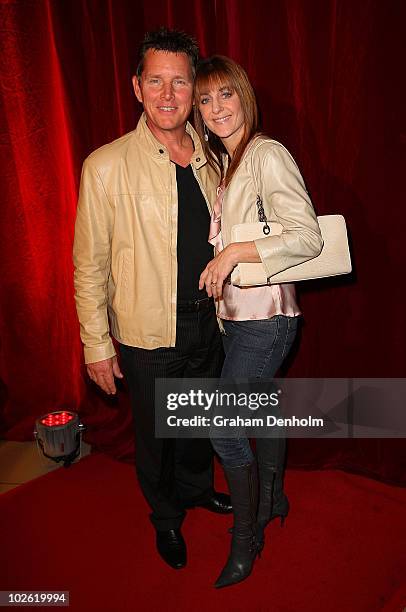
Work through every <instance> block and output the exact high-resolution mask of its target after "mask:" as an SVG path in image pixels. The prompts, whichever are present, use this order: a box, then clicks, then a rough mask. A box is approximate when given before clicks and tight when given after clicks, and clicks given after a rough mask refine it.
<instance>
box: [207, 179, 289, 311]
mask: <svg viewBox="0 0 406 612" xmlns="http://www.w3.org/2000/svg"><path fill="white" fill-rule="evenodd" d="M223 196H224V187H223V186H220V187H218V188H217V199H216V202H215V205H214V208H213V213H212V217H211V222H210V232H209V242H210V244H212V245H213V246H215V247H216V250H217V251H218V252H220V251H222V250H223V240H222V237H221V210H222V205H223ZM217 304H218V306H217V315H218V317H219V318H220V319H227V320H229V321H249V320H259V319H271V318H272V317H274V316H275V315H285V316H287V317H297V316H298V315H300V314H301V312H300V309H299V307H298V305H297V303H296V291H295V285H294V284H293V283H284V284H282V285H264V286H261V287H236V286H234V285H231V284H227V283H226V284H225V285H224V287H223V296H222V298H221V299H219V300H218V301H217Z"/></svg>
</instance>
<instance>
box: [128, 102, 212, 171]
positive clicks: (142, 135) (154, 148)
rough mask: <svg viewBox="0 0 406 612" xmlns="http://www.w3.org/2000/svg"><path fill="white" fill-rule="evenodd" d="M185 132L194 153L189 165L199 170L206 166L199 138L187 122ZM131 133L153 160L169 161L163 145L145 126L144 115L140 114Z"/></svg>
mask: <svg viewBox="0 0 406 612" xmlns="http://www.w3.org/2000/svg"><path fill="white" fill-rule="evenodd" d="M186 132H187V133H188V134H189V135H190V137H191V138H192V140H193V147H194V152H193V155H192V158H191V160H190V163H191V164H193V166H194V167H195V168H201V166H204V164H206V162H207V159H206V157H205V155H204V153H203V147H202V145H201V142H200V139H199V136H198V135H197V132H196V131H195V130H194V129H193V127H192V126H191V124H190V123H189V121H188V122H187V123H186ZM133 133H134V137H135V138H136V140H137V142H138V143H139V144H141V146H142V147H143V148H144V149H145V151H146V152H147V153H149V154H150V155H151V156H152V157H153V158H154V159H156V160H159V161H166V162H167V161H168V160H169V153H168V149H167V148H166V147H165V145H163V144H162V143H161V142H159V140H157V138H155V136H154V135H153V133H152V132H151V130H150V129H149V127H148V126H147V117H146V114H145V113H142V115H141V117H140V120H139V121H138V125H137V127H136V129H135V131H134V132H133Z"/></svg>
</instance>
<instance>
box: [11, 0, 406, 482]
mask: <svg viewBox="0 0 406 612" xmlns="http://www.w3.org/2000/svg"><path fill="white" fill-rule="evenodd" d="M405 17H406V5H405V4H404V2H402V1H401V0H391V1H390V2H385V3H383V2H380V1H379V0H365V1H363V2H351V1H350V0H327V1H325V0H314V1H313V2H308V1H307V0H272V1H271V2H269V0H257V1H249V0H235V1H234V0H227V1H222V2H220V1H218V0H206V1H203V0H195V1H194V2H193V1H190V0H189V1H187V2H186V1H185V0H176V1H175V0H155V2H154V3H151V2H143V1H139V2H134V1H131V0H115V1H113V0H71V1H70V2H59V1H58V2H57V1H55V0H31V1H30V0H26V1H24V2H22V1H18V0H14V1H13V0H8V1H7V0H5V1H3V2H2V3H1V5H0V20H1V37H0V45H1V56H0V83H1V88H0V118H1V119H0V120H1V124H0V130H1V131H0V164H1V171H2V174H3V180H2V191H3V195H2V198H1V205H2V208H1V211H2V213H1V225H0V243H1V247H2V256H1V259H0V278H1V295H0V309H1V312H0V334H1V349H0V350H1V353H0V359H1V362H0V363H1V379H2V386H1V389H0V394H1V413H0V414H1V419H2V432H3V433H4V435H6V436H7V437H9V438H11V439H26V438H29V437H30V436H31V432H32V429H33V422H34V419H35V417H36V416H38V415H40V414H42V413H44V412H48V411H50V410H56V409H59V408H62V407H66V408H71V409H79V410H80V412H81V414H82V417H83V419H84V421H85V422H86V423H87V425H88V428H89V429H88V438H89V440H90V441H91V442H92V443H93V444H95V445H96V446H98V447H99V448H101V449H104V450H107V451H109V452H111V453H113V454H115V455H116V456H119V457H125V458H129V457H130V455H131V448H132V434H131V423H130V421H131V420H130V416H129V410H128V401H127V396H126V393H125V392H124V391H122V392H120V393H119V397H118V399H117V400H108V399H106V398H104V397H103V396H102V394H101V393H98V392H97V391H96V390H95V389H94V388H93V386H92V385H90V384H89V383H88V382H87V381H86V377H85V375H84V368H83V365H82V355H81V346H80V341H79V335H78V323H77V319H76V314H75V308H74V301H73V287H72V262H71V247H72V237H73V226H74V218H75V208H76V194H77V187H78V182H79V176H80V168H81V163H82V161H83V158H84V157H85V156H86V155H87V154H88V153H89V152H90V151H91V150H93V149H94V148H96V147H98V146H100V145H102V144H104V143H105V142H108V141H110V140H113V139H114V138H116V137H118V136H120V135H121V134H123V133H125V132H127V131H129V130H131V129H133V127H134V126H135V123H136V120H137V118H138V116H139V108H138V107H137V105H136V102H135V99H134V96H133V94H132V90H131V75H132V73H133V71H134V69H135V66H136V52H137V47H138V43H139V41H140V40H141V38H142V36H143V34H144V32H145V31H146V30H148V29H151V28H155V27H157V26H159V25H169V26H171V27H176V28H179V29H184V30H186V31H188V32H190V33H192V34H194V35H195V36H196V38H197V39H198V42H199V44H200V47H201V51H202V54H203V55H207V54H211V53H214V52H217V53H223V54H225V55H230V56H231V57H233V58H234V59H236V60H237V61H239V62H241V63H242V64H243V65H244V67H245V68H246V69H247V71H248V74H249V76H250V78H251V80H252V82H253V84H254V87H255V90H256V93H257V97H258V101H259V104H260V107H261V112H262V119H263V126H264V128H265V130H266V131H267V132H268V133H269V134H271V135H272V136H273V137H274V138H276V139H278V140H281V141H282V142H283V143H284V144H285V145H286V146H287V147H288V148H289V149H290V150H291V151H292V153H293V154H294V156H295V157H296V159H297V161H298V163H299V165H300V167H301V169H302V172H303V175H304V177H305V179H306V183H307V186H308V188H309V191H310V192H311V195H312V198H313V201H314V204H315V207H316V209H317V212H318V213H319V214H327V213H335V212H340V213H342V214H344V215H345V217H346V219H347V223H348V226H349V231H350V235H351V240H352V248H353V261H354V273H353V274H352V275H351V277H348V278H342V279H335V280H334V279H331V280H327V281H323V282H314V283H308V284H304V285H303V286H302V287H301V303H302V307H303V310H304V313H305V319H306V322H305V326H304V328H303V331H302V338H301V346H300V349H299V350H298V351H297V353H296V355H295V356H294V359H292V360H291V364H290V369H289V375H290V376H309V377H317V376H329V377H334V376H351V377H361V376H362V377H399V376H403V375H404V372H405V363H406V359H405V344H406V343H405V337H406V333H405V332H406V330H405V316H404V305H403V299H402V298H403V294H402V281H401V279H402V277H403V274H402V272H403V270H404V268H405V263H406V262H405V259H406V258H405V250H404V248H403V243H404V222H405V207H404V202H405V193H404V191H405V190H404V186H403V185H404V183H403V181H402V178H403V175H402V170H401V165H400V164H401V160H402V154H403V153H404V147H405V128H404V119H403V117H404V110H403V106H402V97H401V91H400V90H401V86H402V85H403V82H404V78H403V70H402V63H403V62H402V61H401V59H402V57H404V39H405V36H404V32H403V24H404V21H405ZM403 446H404V445H403V442H402V441H399V440H398V441H396V440H349V441H347V440H330V441H316V440H310V441H309V440H308V441H300V440H295V441H291V443H290V463H291V465H295V466H309V467H310V466H312V467H323V466H329V467H331V466H336V467H346V468H348V469H353V470H356V471H363V472H365V473H368V474H371V475H374V476H377V477H380V478H384V479H386V480H390V481H393V482H398V483H405V482H406V460H405V455H404V452H403Z"/></svg>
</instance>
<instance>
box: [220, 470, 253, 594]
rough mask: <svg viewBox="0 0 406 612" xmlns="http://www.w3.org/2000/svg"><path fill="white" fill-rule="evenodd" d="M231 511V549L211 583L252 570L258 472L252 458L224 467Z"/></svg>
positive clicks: (241, 576)
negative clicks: (215, 579)
mask: <svg viewBox="0 0 406 612" xmlns="http://www.w3.org/2000/svg"><path fill="white" fill-rule="evenodd" d="M224 472H225V475H226V479H227V483H228V487H229V490H230V496H231V503H232V506H233V514H234V528H233V536H232V540H231V550H230V555H229V557H228V560H227V563H226V565H225V566H224V568H223V570H222V572H221V574H220V576H219V577H218V579H217V581H216V583H215V585H214V586H215V587H216V588H221V587H225V586H230V585H232V584H235V583H237V582H241V581H242V580H244V579H245V578H247V577H248V576H249V575H250V573H251V570H252V566H253V564H254V561H255V558H256V556H257V554H258V548H257V541H256V515H257V506H258V472H257V464H256V462H255V461H253V462H252V463H250V464H248V465H241V466H238V467H235V468H226V467H224Z"/></svg>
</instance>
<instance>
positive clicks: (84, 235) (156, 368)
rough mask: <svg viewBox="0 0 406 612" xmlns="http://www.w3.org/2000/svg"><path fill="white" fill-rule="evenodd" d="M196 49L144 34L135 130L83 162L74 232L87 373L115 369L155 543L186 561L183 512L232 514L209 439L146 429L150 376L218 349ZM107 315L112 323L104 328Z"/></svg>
mask: <svg viewBox="0 0 406 612" xmlns="http://www.w3.org/2000/svg"><path fill="white" fill-rule="evenodd" d="M197 57H198V49H197V46H196V43H195V41H194V40H193V39H191V38H190V37H189V36H187V35H186V34H184V33H181V32H176V31H170V30H166V29H164V28H161V29H160V30H159V31H157V32H152V33H150V34H147V36H146V37H145V39H144V42H143V44H142V46H141V50H140V63H139V66H138V69H137V74H136V76H135V77H134V78H133V85H134V91H135V95H136V97H137V99H138V100H139V101H140V102H141V103H142V104H143V106H144V113H143V115H142V117H141V119H140V120H139V122H138V125H137V128H136V129H135V130H134V131H133V132H130V133H129V134H126V135H124V136H123V137H121V138H119V139H118V140H115V141H114V142H112V143H110V144H107V145H105V146H104V147H101V148H100V149H98V150H97V151H95V152H93V153H92V154H91V155H90V156H89V157H88V158H87V159H86V160H85V163H84V166H83V172H82V179H81V185H80V194H79V204H78V213H77V220H76V230H75V244H74V263H75V291H76V304H77V311H78V316H79V321H80V326H81V338H82V341H83V344H84V351H85V361H86V364H87V371H88V374H89V376H90V378H91V379H92V380H93V381H94V382H95V383H96V384H98V385H99V386H100V387H101V388H102V389H103V390H104V391H105V392H106V393H108V394H114V393H115V392H116V387H115V383H114V377H118V378H122V377H123V374H122V373H121V371H120V367H119V364H118V361H117V357H116V354H115V350H114V346H113V343H112V341H111V337H110V331H111V334H112V335H113V336H114V338H116V340H118V342H119V344H120V353H121V362H122V366H123V371H124V374H125V377H126V379H127V382H128V385H129V388H130V393H131V400H132V410H133V416H134V426H135V444H136V470H137V475H138V479H139V482H140V485H141V488H142V491H143V493H144V495H145V497H146V499H147V501H148V503H149V505H150V506H151V508H152V513H151V521H152V523H153V525H154V527H155V528H156V543H157V549H158V552H159V553H160V555H161V557H162V558H163V559H164V560H165V561H166V562H167V563H168V564H169V565H170V566H172V567H174V568H176V569H178V568H181V567H184V566H185V565H186V546H185V542H184V540H183V537H182V534H181V531H180V527H181V524H182V521H183V519H184V516H185V508H188V507H193V506H203V507H205V508H207V509H209V510H212V511H214V512H219V513H228V512H231V506H230V500H229V497H228V496H226V495H224V494H221V493H215V492H214V490H213V484H212V478H213V474H212V449H211V445H210V442H209V441H208V440H202V439H200V440H199V439H195V440H163V439H157V438H155V434H154V386H155V378H164V377H214V376H217V375H218V374H219V372H220V370H221V363H222V349H221V339H220V335H219V330H218V327H217V321H216V316H215V309H214V304H213V301H212V299H209V298H207V296H205V294H204V293H203V291H200V290H199V288H198V280H199V275H200V273H201V271H202V270H203V269H204V268H205V266H206V264H207V262H208V261H209V260H210V259H211V258H212V248H211V247H210V245H209V244H208V243H207V237H208V230H209V223H210V212H209V202H211V201H214V197H215V194H214V190H215V186H216V179H215V176H213V173H212V170H211V169H210V168H209V166H208V164H207V162H206V159H205V156H204V155H203V151H202V147H201V144H200V142H199V139H198V137H197V134H196V132H195V131H194V130H193V128H192V127H191V126H190V124H188V123H187V119H188V116H189V114H190V111H191V108H192V92H193V77H194V71H195V65H196V61H197ZM109 322H110V326H109Z"/></svg>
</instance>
